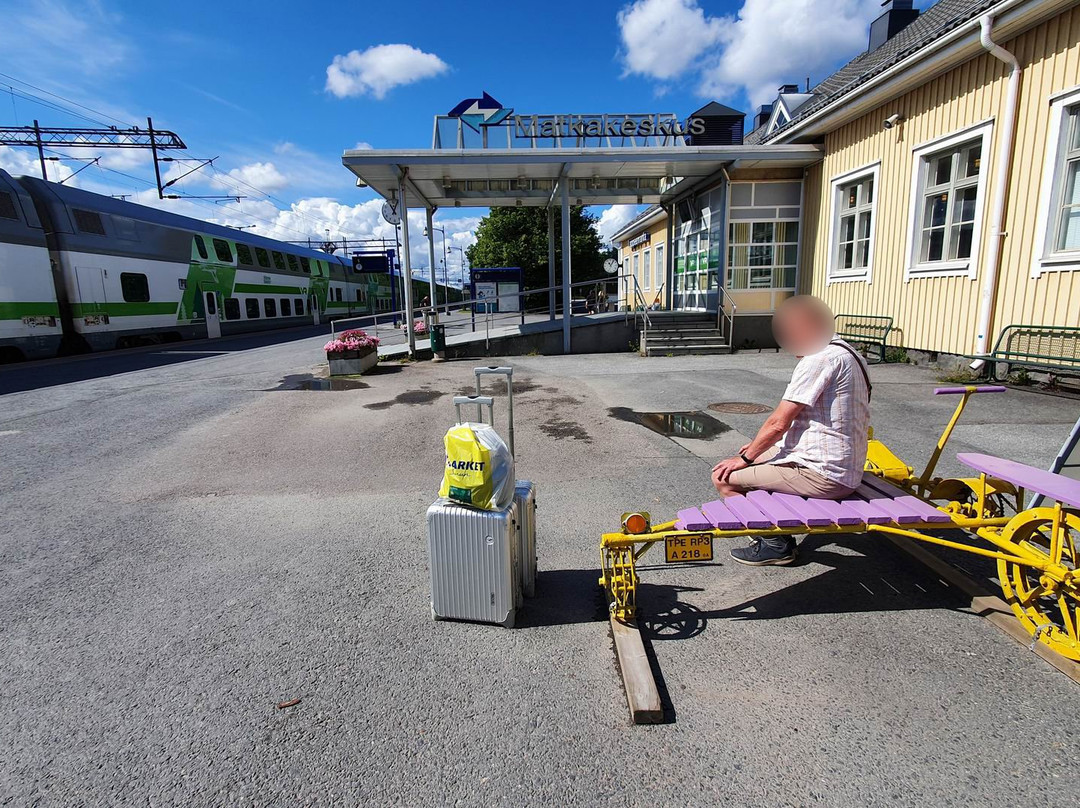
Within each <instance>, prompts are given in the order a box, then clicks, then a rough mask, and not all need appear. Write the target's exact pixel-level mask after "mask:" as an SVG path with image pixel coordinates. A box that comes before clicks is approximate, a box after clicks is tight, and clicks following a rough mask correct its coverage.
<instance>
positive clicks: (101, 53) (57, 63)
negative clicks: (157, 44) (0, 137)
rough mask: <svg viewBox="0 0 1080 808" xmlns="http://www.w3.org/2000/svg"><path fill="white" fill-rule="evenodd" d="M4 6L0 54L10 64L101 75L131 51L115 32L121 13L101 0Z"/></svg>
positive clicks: (48, 0) (39, 1) (32, 0)
mask: <svg viewBox="0 0 1080 808" xmlns="http://www.w3.org/2000/svg"><path fill="white" fill-rule="evenodd" d="M20 5H21V8H20V9H19V10H18V11H14V12H13V11H10V10H9V11H6V12H5V14H4V24H3V26H0V53H3V54H4V61H5V63H7V64H8V65H9V67H14V66H22V67H23V68H27V67H29V68H30V69H31V72H35V73H37V72H38V71H39V70H40V69H42V67H45V68H46V69H47V70H48V71H49V73H50V74H52V75H56V76H60V75H63V74H65V73H66V74H68V75H69V76H70V77H74V78H79V77H82V78H86V77H87V76H99V75H102V74H105V73H107V72H109V71H112V70H115V69H117V68H119V67H120V66H121V65H122V64H123V63H124V62H126V61H127V60H128V59H129V58H130V57H131V55H132V51H133V49H132V47H131V46H130V44H129V43H128V42H127V41H126V40H125V39H123V38H121V37H120V36H118V35H117V34H116V30H117V29H118V28H119V27H120V26H119V24H118V23H119V20H120V18H119V16H118V15H117V14H114V13H112V12H109V11H106V10H105V9H103V8H102V6H101V4H100V3H99V2H94V1H93V0H90V2H81V3H77V4H76V3H67V2H64V0H29V2H25V3H22V4H20Z"/></svg>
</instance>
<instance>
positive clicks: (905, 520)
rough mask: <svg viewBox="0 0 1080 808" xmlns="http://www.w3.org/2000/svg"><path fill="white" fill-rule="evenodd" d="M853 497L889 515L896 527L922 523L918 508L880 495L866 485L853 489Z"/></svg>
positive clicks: (885, 495)
mask: <svg viewBox="0 0 1080 808" xmlns="http://www.w3.org/2000/svg"><path fill="white" fill-rule="evenodd" d="M855 496H857V497H862V498H863V499H865V500H866V501H867V502H868V503H870V504H871V505H874V506H876V507H878V508H880V509H881V510H882V511H884V512H885V513H887V514H889V516H891V517H892V520H893V521H894V522H896V523H897V524H898V525H906V524H911V523H913V522H921V521H922V514H921V512H920V510H919V509H918V508H912V507H911V506H910V505H907V504H904V503H901V502H900V500H898V499H893V498H892V497H890V496H888V495H887V494H882V493H881V492H880V491H876V490H875V489H874V488H873V487H871V486H869V485H867V484H866V483H863V484H862V485H860V486H859V487H858V488H856V489H855Z"/></svg>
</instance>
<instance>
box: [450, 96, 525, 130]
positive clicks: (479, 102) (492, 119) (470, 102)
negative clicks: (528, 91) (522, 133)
mask: <svg viewBox="0 0 1080 808" xmlns="http://www.w3.org/2000/svg"><path fill="white" fill-rule="evenodd" d="M513 111H514V110H512V109H504V108H503V105H502V104H500V103H499V102H498V101H496V100H495V99H494V98H492V97H491V96H490V95H488V94H487V93H484V94H483V95H482V96H481V97H480V98H466V99H465V100H464V101H462V102H461V103H460V104H458V105H457V106H456V107H454V108H453V109H452V110H450V112H449V116H450V117H451V118H461V121H462V123H464V124H465V125H466V126H468V127H469V128H470V129H472V130H473V131H474V132H479V131H480V127H481V126H495V125H496V124H500V123H502V122H503V121H505V120H506V119H507V118H508V117H510V114H511V113H512V112H513Z"/></svg>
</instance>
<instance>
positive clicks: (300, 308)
mask: <svg viewBox="0 0 1080 808" xmlns="http://www.w3.org/2000/svg"><path fill="white" fill-rule="evenodd" d="M293 303H295V304H296V314H297V316H299V315H301V314H303V313H304V298H302V297H294V298H293Z"/></svg>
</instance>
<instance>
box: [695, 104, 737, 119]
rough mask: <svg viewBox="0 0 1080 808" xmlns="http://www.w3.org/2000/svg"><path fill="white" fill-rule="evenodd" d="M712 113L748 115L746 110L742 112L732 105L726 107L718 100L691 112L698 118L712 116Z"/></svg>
mask: <svg viewBox="0 0 1080 808" xmlns="http://www.w3.org/2000/svg"><path fill="white" fill-rule="evenodd" d="M710 115H738V116H739V117H741V118H745V117H746V113H745V112H740V111H739V110H737V109H732V108H731V107H725V106H724V105H723V104H720V103H718V102H716V101H710V102H709V103H708V104H706V105H705V106H703V107H702V108H701V109H699V110H698V111H697V112H691V113H690V117H691V118H696V117H698V116H710Z"/></svg>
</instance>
